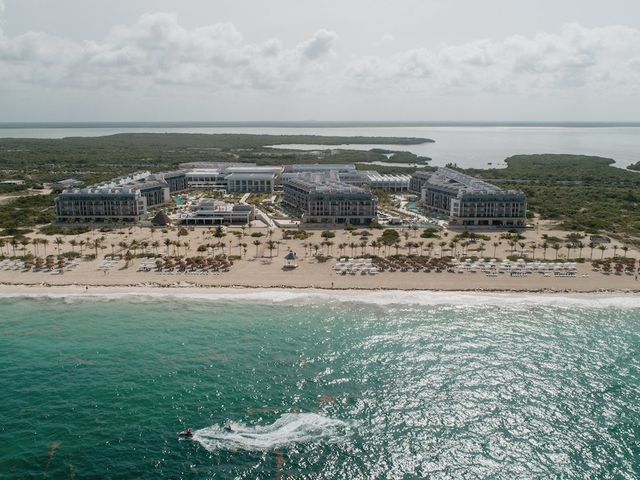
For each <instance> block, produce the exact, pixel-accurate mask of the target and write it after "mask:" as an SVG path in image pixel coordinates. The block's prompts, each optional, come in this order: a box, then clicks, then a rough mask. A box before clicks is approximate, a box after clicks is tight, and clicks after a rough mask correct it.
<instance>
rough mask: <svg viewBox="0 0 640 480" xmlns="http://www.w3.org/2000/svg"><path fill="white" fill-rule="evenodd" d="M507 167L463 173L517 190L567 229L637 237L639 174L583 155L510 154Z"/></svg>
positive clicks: (535, 208)
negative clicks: (522, 192) (511, 155)
mask: <svg viewBox="0 0 640 480" xmlns="http://www.w3.org/2000/svg"><path fill="white" fill-rule="evenodd" d="M505 162H506V163H507V165H508V166H507V168H504V169H490V170H477V169H468V170H465V172H466V173H469V174H471V175H474V176H478V177H480V178H484V179H487V180H489V181H491V182H493V183H496V184H497V185H499V186H501V187H504V188H512V189H519V190H523V191H524V192H525V193H526V194H527V198H528V202H529V208H530V209H531V210H533V211H534V212H536V213H538V214H540V216H541V218H543V219H551V220H558V221H559V222H560V226H561V227H562V228H565V229H567V230H578V231H582V230H583V231H586V232H590V233H595V232H599V231H606V232H609V233H611V234H612V235H615V236H617V237H624V236H633V237H639V236H640V209H639V208H638V207H639V205H640V175H637V174H635V173H632V172H628V171H625V170H623V169H620V168H615V167H612V164H613V163H614V160H612V159H609V158H602V157H590V156H583V155H516V156H513V157H509V158H507V159H506V160H505Z"/></svg>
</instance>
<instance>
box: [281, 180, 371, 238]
mask: <svg viewBox="0 0 640 480" xmlns="http://www.w3.org/2000/svg"><path fill="white" fill-rule="evenodd" d="M283 188H284V198H283V201H284V202H285V203H286V204H288V205H289V206H291V207H293V208H296V209H298V210H300V211H301V212H302V221H303V222H305V223H320V224H344V223H351V224H353V225H367V224H369V223H371V222H373V221H374V220H376V219H377V201H376V198H375V197H374V196H373V195H372V194H371V192H369V191H367V190H365V189H363V188H360V187H356V186H353V185H348V184H346V183H342V182H340V181H336V180H335V179H332V178H331V176H329V175H325V174H322V173H300V174H298V175H287V176H285V177H284V178H283Z"/></svg>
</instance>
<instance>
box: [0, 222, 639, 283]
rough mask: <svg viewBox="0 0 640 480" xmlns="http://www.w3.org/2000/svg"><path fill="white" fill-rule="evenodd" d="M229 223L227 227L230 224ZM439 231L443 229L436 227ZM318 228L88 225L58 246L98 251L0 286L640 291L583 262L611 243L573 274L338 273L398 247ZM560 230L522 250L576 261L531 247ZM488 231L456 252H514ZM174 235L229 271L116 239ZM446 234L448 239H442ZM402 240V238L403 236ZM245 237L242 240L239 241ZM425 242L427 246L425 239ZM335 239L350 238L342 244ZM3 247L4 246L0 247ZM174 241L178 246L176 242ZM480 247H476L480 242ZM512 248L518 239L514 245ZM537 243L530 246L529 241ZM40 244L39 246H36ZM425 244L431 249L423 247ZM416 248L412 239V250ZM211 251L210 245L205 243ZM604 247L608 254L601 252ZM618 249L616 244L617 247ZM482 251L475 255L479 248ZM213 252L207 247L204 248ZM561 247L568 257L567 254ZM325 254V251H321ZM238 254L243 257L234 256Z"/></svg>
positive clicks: (7, 274) (435, 248)
mask: <svg viewBox="0 0 640 480" xmlns="http://www.w3.org/2000/svg"><path fill="white" fill-rule="evenodd" d="M229 230H233V229H229ZM256 232H259V233H260V234H262V236H261V237H252V236H251V234H254V233H256ZM419 233H420V231H418V232H415V231H414V232H402V235H403V236H405V237H406V238H404V240H406V241H407V242H420V243H422V245H421V246H420V250H421V252H420V253H422V254H423V255H425V256H427V255H429V253H430V254H431V255H429V256H430V257H431V258H439V257H440V256H442V255H444V256H445V257H446V256H448V255H451V254H452V253H453V252H452V250H453V249H452V247H451V243H450V241H451V239H452V237H453V236H454V235H455V233H454V232H450V234H448V238H447V237H444V238H441V239H438V238H436V239H422V238H420V237H419ZM441 233H442V232H441ZM320 234H321V232H320V231H313V232H312V233H311V236H310V237H309V238H308V239H306V240H295V239H292V238H289V239H284V238H283V232H282V231H281V230H275V231H272V232H271V237H269V231H268V230H267V229H266V228H251V229H246V231H245V232H243V235H244V236H243V237H242V238H237V237H236V236H234V235H232V234H231V232H229V231H227V232H226V235H225V237H224V238H223V239H217V238H213V237H212V232H211V231H207V230H205V229H195V230H191V231H190V232H189V234H188V235H187V236H183V237H182V238H179V237H178V236H177V232H176V230H175V229H169V230H168V231H166V232H162V233H161V232H160V231H156V232H155V233H153V232H150V231H149V230H148V229H141V228H135V229H129V230H124V231H114V232H108V233H101V232H97V231H95V232H90V233H89V234H86V235H82V236H76V237H71V236H68V237H62V239H61V240H62V242H63V243H62V244H61V245H60V251H61V252H65V251H67V252H68V251H70V250H72V248H75V251H76V252H78V249H79V247H78V246H77V245H76V246H75V247H71V243H70V242H71V241H72V240H73V239H75V240H76V241H78V240H81V239H83V240H86V242H87V243H88V244H90V242H92V241H95V239H98V238H100V239H101V247H100V249H96V250H95V251H96V252H97V253H98V255H97V258H96V259H88V257H86V254H87V253H93V252H94V250H89V249H88V248H85V258H82V259H80V258H79V259H76V262H77V266H76V267H75V268H74V269H73V270H72V271H70V270H69V269H63V270H62V271H63V273H59V270H57V269H53V271H48V270H47V269H41V270H40V271H34V270H33V269H32V270H29V271H23V270H22V269H18V268H16V269H2V268H0V292H10V291H16V289H17V290H23V291H29V292H35V291H49V289H53V287H58V288H60V287H65V288H69V289H72V290H76V289H84V288H85V287H87V286H88V287H89V288H91V289H95V288H96V287H101V289H105V290H108V291H115V290H116V289H117V290H122V289H124V290H126V291H135V292H138V291H140V289H141V288H145V289H153V288H179V289H180V290H179V291H185V289H197V290H200V291H201V290H203V289H211V288H220V287H226V288H230V287H238V288H285V289H289V288H316V289H334V290H359V289H366V290H429V291H506V292H602V291H608V292H614V291H615V292H637V291H640V281H638V280H637V276H636V275H634V274H629V273H615V272H613V271H612V272H610V273H605V272H602V271H596V270H594V269H593V267H592V265H591V263H590V262H589V258H590V256H592V257H593V258H594V259H600V258H601V257H603V258H605V259H606V258H607V257H610V256H612V255H611V254H612V253H613V248H612V247H611V246H610V247H609V248H608V250H607V251H606V252H601V251H599V250H595V251H593V252H590V251H589V249H588V248H585V249H584V251H583V252H582V258H586V261H585V262H584V263H577V264H576V271H575V276H573V277H556V276H554V275H550V276H543V275H542V274H540V273H537V272H536V273H533V274H531V275H527V276H523V277H514V276H511V275H510V274H509V272H503V273H500V274H498V275H496V276H492V277H490V276H486V275H485V274H484V273H482V272H481V271H477V272H470V271H467V272H464V273H457V272H456V273H450V272H447V271H441V272H436V271H431V272H428V273H427V272H425V271H420V272H413V271H406V272H402V271H395V272H391V271H384V272H380V273H378V274H376V275H360V274H357V275H341V274H340V273H338V272H336V271H334V269H333V268H332V267H333V266H334V265H335V264H336V262H338V259H339V258H340V257H342V256H360V255H361V254H362V253H363V252H364V253H366V254H378V255H380V256H381V257H383V258H384V257H389V256H392V255H393V254H395V253H396V251H397V250H396V248H395V247H390V248H386V249H385V248H378V249H376V250H374V248H372V247H371V243H372V242H373V241H374V240H375V239H376V238H377V236H378V235H379V234H380V232H375V231H374V232H372V233H371V234H372V237H370V240H369V242H368V245H366V246H364V247H362V246H361V245H360V240H359V237H358V236H354V235H352V233H351V232H348V231H342V230H338V231H335V234H336V236H335V237H334V238H331V239H330V240H331V246H329V245H324V246H323V245H322V242H323V240H324V239H323V238H322V237H321V235H320ZM544 234H546V235H547V236H551V235H557V236H560V235H566V234H567V232H561V231H557V230H553V229H552V228H551V227H550V226H546V225H543V226H542V228H541V229H540V231H539V232H533V231H528V232H525V237H526V238H525V239H524V240H522V243H521V245H524V244H526V246H525V247H524V248H525V249H529V254H528V256H529V257H530V256H531V254H532V253H533V254H534V258H535V259H539V260H542V258H543V255H544V256H545V257H546V259H547V260H550V259H551V260H553V261H555V260H556V257H557V261H558V262H562V261H569V262H572V261H574V259H575V257H577V256H578V252H577V250H573V251H571V252H568V251H567V249H566V248H565V247H563V248H562V249H561V250H560V251H554V250H553V249H551V248H549V249H548V251H547V252H546V253H544V254H543V251H542V249H541V248H540V247H539V246H538V247H537V249H536V251H535V252H531V250H530V249H531V248H532V246H534V245H539V244H541V243H542V242H543V238H542V235H544ZM490 236H491V239H490V240H487V241H484V242H478V243H477V244H475V245H470V246H467V251H466V252H465V255H462V254H461V246H460V245H456V246H454V247H453V248H455V249H457V252H456V256H457V257H458V258H463V257H465V256H466V257H469V256H472V255H476V256H484V257H495V258H497V259H505V258H506V257H507V256H509V255H510V254H512V253H513V248H514V246H513V245H511V246H510V245H509V244H508V242H507V241H505V240H501V239H500V234H499V233H495V232H494V233H491V234H490ZM256 238H259V240H260V242H261V243H260V244H259V245H254V244H253V242H255V241H256ZM269 238H272V239H273V240H274V241H277V242H278V245H277V247H276V248H273V249H272V250H268V249H267V243H268V239H269ZM167 240H169V241H173V242H175V241H178V242H182V243H183V245H184V244H185V243H188V246H187V247H185V246H183V247H182V249H181V250H182V251H180V250H179V251H178V255H180V256H184V257H187V256H189V257H194V256H196V255H203V254H202V253H199V252H198V248H199V247H201V246H203V245H205V246H206V245H211V244H213V243H215V242H220V241H221V242H222V243H224V245H225V248H224V250H222V249H221V248H220V247H218V250H217V252H215V253H220V252H221V251H224V253H226V254H227V255H234V256H235V260H234V261H233V265H232V266H231V267H230V269H229V271H226V272H207V273H199V272H190V271H187V272H180V271H178V269H176V270H175V271H173V272H158V271H156V269H155V268H151V269H150V271H140V270H141V269H140V267H141V265H142V264H144V263H145V262H147V265H148V264H149V263H151V264H153V262H154V260H153V259H149V260H147V259H144V258H134V259H133V260H132V261H131V262H129V264H127V262H125V260H124V259H123V258H122V257H124V253H125V252H126V251H127V250H129V248H123V247H121V246H120V245H121V244H128V245H131V243H132V242H138V243H139V244H143V243H145V242H146V243H147V245H149V246H148V247H147V252H148V253H152V252H153V249H152V247H151V245H152V244H153V243H154V242H156V243H157V244H160V246H156V247H155V252H153V253H156V254H157V255H159V256H165V255H175V247H174V246H172V245H166V246H165V243H164V242H165V241H167ZM445 241H446V242H447V246H443V245H441V244H442V243H445ZM403 243H404V242H403ZM242 244H245V245H246V247H244V248H243V247H242ZM429 244H431V246H430V247H429ZM340 245H348V246H346V247H343V248H342V250H341V251H340V249H339V246H340ZM7 248H8V247H5V250H6V249H7ZM178 248H180V247H178ZM480 248H482V250H481V251H479V249H480ZM515 248H516V250H519V249H520V247H519V246H516V247H515ZM533 248H536V247H533ZM25 249H26V252H27V253H29V252H31V253H33V254H34V255H35V256H44V255H45V253H44V251H43V246H42V245H40V246H39V247H37V246H34V245H28V246H26V247H25ZM36 249H38V250H36ZM428 249H429V250H431V251H430V252H428ZM417 250H418V248H417V247H415V246H414V250H413V252H414V253H416V252H417ZM288 251H295V252H296V253H297V257H298V258H297V261H296V263H297V268H294V269H286V268H284V266H285V263H286V262H285V255H286V254H287V252H288ZM323 251H324V252H325V253H330V257H329V258H328V259H326V261H322V260H323V259H319V258H318V257H317V256H316V254H317V253H318V252H320V253H322V252H323ZM112 252H113V253H114V254H115V255H119V256H120V260H118V261H115V262H114V263H113V264H112V265H111V266H110V268H108V269H106V270H105V269H101V266H102V265H103V262H104V259H105V256H109V255H111V253H112ZM209 252H211V250H209ZM46 253H47V254H49V255H51V254H57V253H58V246H57V245H55V244H53V239H51V243H50V244H49V247H48V251H47V252H46ZM399 253H400V254H401V255H407V254H408V253H409V252H408V248H407V247H405V246H402V247H399ZM605 253H606V255H605ZM620 253H621V251H620V250H618V255H620ZM479 254H480V255H479ZM209 255H211V253H209ZM567 255H569V257H568V258H567ZM325 256H326V255H325ZM625 256H627V257H628V258H634V259H636V258H637V257H638V252H636V251H635V250H633V249H629V250H628V251H627V252H625ZM240 257H242V258H240Z"/></svg>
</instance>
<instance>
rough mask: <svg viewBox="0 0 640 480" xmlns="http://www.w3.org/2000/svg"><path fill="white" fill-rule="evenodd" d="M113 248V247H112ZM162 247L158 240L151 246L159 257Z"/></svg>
mask: <svg viewBox="0 0 640 480" xmlns="http://www.w3.org/2000/svg"><path fill="white" fill-rule="evenodd" d="M111 246H112V247H113V245H111ZM159 247H160V242H159V241H158V240H154V241H153V243H152V244H151V248H153V251H154V252H155V254H156V255H158V248H159Z"/></svg>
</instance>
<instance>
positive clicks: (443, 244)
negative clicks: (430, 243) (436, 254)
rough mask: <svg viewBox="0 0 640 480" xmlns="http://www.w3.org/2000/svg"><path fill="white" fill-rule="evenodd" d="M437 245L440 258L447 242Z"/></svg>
mask: <svg viewBox="0 0 640 480" xmlns="http://www.w3.org/2000/svg"><path fill="white" fill-rule="evenodd" d="M438 245H440V258H442V254H443V253H444V247H446V246H447V242H440V243H439V244H438Z"/></svg>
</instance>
